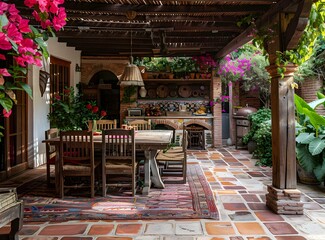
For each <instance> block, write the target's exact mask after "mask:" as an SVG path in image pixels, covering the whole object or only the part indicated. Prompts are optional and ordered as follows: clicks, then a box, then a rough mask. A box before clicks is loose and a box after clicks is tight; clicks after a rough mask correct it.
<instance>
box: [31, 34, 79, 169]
mask: <svg viewBox="0 0 325 240" xmlns="http://www.w3.org/2000/svg"><path fill="white" fill-rule="evenodd" d="M48 51H49V53H50V56H54V57H57V58H59V59H62V60H65V61H68V62H71V65H70V66H71V67H70V83H71V86H76V84H77V83H79V82H80V73H79V72H75V66H76V64H79V66H80V59H81V52H80V51H76V50H75V49H74V48H73V47H67V46H66V44H65V43H59V42H58V41H57V38H50V39H49V40H48ZM39 70H40V68H38V67H35V66H32V67H31V68H30V71H29V75H28V79H29V84H30V86H31V87H32V89H33V100H29V103H28V143H29V147H28V164H29V167H31V168H35V167H37V166H39V165H41V164H44V163H45V144H44V143H42V140H44V132H45V131H46V130H47V129H49V127H50V124H49V121H48V120H47V114H48V113H49V101H48V100H49V91H48V90H49V85H48V87H47V88H46V91H45V93H44V95H43V97H42V96H41V92H40V89H39ZM45 70H46V71H48V72H49V66H48V65H47V66H45Z"/></svg>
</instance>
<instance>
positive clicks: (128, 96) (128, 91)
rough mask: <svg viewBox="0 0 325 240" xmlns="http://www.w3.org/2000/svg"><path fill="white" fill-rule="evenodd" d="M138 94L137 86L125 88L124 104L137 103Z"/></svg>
mask: <svg viewBox="0 0 325 240" xmlns="http://www.w3.org/2000/svg"><path fill="white" fill-rule="evenodd" d="M136 92H137V87H136V86H127V87H125V88H124V93H123V97H122V103H133V102H135V98H133V97H134V95H135V94H136Z"/></svg>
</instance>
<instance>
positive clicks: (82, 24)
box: [65, 21, 243, 32]
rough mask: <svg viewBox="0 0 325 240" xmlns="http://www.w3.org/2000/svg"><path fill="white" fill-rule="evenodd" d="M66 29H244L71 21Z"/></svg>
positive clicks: (214, 24)
mask: <svg viewBox="0 0 325 240" xmlns="http://www.w3.org/2000/svg"><path fill="white" fill-rule="evenodd" d="M65 28H76V29H80V28H81V29H83V28H90V29H92V28H94V29H96V30H101V29H102V30H115V29H116V30H134V31H137V30H138V29H140V31H144V30H145V29H149V28H151V29H154V28H161V29H170V30H166V31H174V30H178V29H180V30H185V29H191V28H193V31H195V29H201V30H202V29H208V30H207V31H212V30H217V31H230V32H231V31H233V32H241V31H243V29H242V28H240V27H238V26H237V25H236V24H235V23H219V22H209V23H208V22H204V23H198V22H190V21H188V22H182V23H180V22H172V21H169V22H150V23H149V22H148V23H143V24H139V23H133V24H131V23H105V22H84V21H69V22H68V24H67V25H66V26H65Z"/></svg>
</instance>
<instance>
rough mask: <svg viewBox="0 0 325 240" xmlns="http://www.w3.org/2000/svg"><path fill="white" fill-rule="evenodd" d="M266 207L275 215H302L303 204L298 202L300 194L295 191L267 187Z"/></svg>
mask: <svg viewBox="0 0 325 240" xmlns="http://www.w3.org/2000/svg"><path fill="white" fill-rule="evenodd" d="M267 191H268V193H267V194H266V206H267V207H269V208H270V209H271V210H272V211H273V212H275V213H276V214H284V215H302V214H303V213H304V212H303V210H304V208H303V205H304V204H303V203H302V202H300V196H301V193H300V191H299V190H297V189H278V188H275V187H273V186H271V185H268V186H267Z"/></svg>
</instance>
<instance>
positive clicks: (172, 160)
mask: <svg viewBox="0 0 325 240" xmlns="http://www.w3.org/2000/svg"><path fill="white" fill-rule="evenodd" d="M187 142H188V141H187V131H186V127H185V124H183V132H182V141H181V142H180V144H181V146H171V147H170V148H167V149H164V150H160V151H159V152H158V153H157V155H156V161H157V162H158V163H159V162H163V163H164V167H163V168H162V169H161V175H162V176H164V175H165V176H168V175H169V176H180V177H181V180H180V181H179V180H164V183H186V171H187V165H186V164H187ZM175 166H176V167H175Z"/></svg>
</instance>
